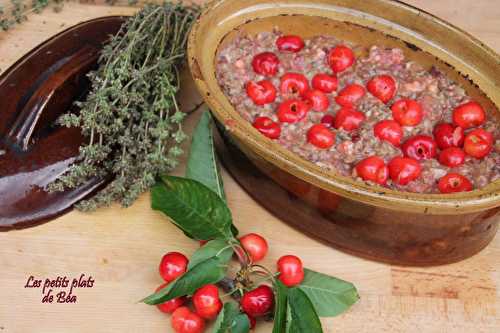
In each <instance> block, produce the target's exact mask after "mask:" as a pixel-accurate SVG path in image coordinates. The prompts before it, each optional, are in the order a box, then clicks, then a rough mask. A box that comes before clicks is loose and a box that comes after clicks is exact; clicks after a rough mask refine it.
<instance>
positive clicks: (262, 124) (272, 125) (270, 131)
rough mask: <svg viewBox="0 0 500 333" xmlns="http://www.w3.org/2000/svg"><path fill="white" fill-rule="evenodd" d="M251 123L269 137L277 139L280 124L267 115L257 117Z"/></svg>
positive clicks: (279, 133) (279, 132)
mask: <svg viewBox="0 0 500 333" xmlns="http://www.w3.org/2000/svg"><path fill="white" fill-rule="evenodd" d="M252 125H253V127H255V128H256V129H257V130H258V131H259V132H261V133H262V134H264V135H265V136H267V137H268V138H269V139H277V138H279V137H280V135H281V126H280V124H278V123H277V122H275V121H273V120H272V119H271V118H269V117H257V118H255V120H254V121H253V124H252Z"/></svg>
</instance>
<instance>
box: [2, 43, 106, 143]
mask: <svg viewBox="0 0 500 333" xmlns="http://www.w3.org/2000/svg"><path fill="white" fill-rule="evenodd" d="M98 56H99V52H98V50H97V49H96V48H95V47H93V46H84V47H82V48H81V49H80V50H79V51H77V52H75V53H74V54H73V55H71V56H69V57H66V58H64V59H62V60H61V61H60V63H58V64H55V65H54V66H52V67H51V68H49V69H48V70H47V71H46V72H45V73H44V74H42V77H41V78H40V79H39V80H37V81H36V82H35V83H34V85H33V88H32V89H33V90H34V91H33V93H32V94H31V96H29V99H28V101H27V102H26V104H25V105H24V107H23V109H22V110H21V112H20V113H19V115H18V116H17V118H16V120H15V121H14V123H13V125H12V127H11V130H10V132H9V133H8V135H7V140H8V141H9V143H10V144H11V145H13V146H14V147H16V148H18V149H20V150H22V151H26V150H28V147H29V145H30V142H31V138H32V136H33V134H34V132H35V129H37V128H39V126H40V125H41V123H42V122H43V121H44V120H46V119H47V118H50V116H47V115H45V116H44V114H45V113H50V112H51V110H50V108H49V107H47V105H48V104H49V102H50V101H51V99H52V97H53V96H54V94H55V93H56V91H57V90H58V89H60V88H62V87H63V86H64V85H65V83H67V82H68V81H69V80H74V79H75V78H76V76H77V75H82V73H86V72H87V71H89V70H90V68H91V66H93V65H94V64H95V63H96V61H97V57H98ZM44 75H45V76H48V77H47V78H46V79H44V80H43V76H44ZM71 97H75V96H71ZM55 116H57V115H52V117H55ZM44 118H45V119H44Z"/></svg>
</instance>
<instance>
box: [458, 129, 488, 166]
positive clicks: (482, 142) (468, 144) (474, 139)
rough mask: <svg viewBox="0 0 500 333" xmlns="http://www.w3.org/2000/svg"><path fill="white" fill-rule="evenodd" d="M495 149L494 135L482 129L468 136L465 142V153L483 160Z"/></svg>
mask: <svg viewBox="0 0 500 333" xmlns="http://www.w3.org/2000/svg"><path fill="white" fill-rule="evenodd" d="M492 148H493V135H492V134H491V133H490V132H488V131H485V130H484V129H482V128H478V129H475V130H473V131H472V132H470V133H469V134H467V136H466V137H465V140H464V151H465V153H466V154H467V155H470V156H472V157H475V158H477V159H481V158H483V157H485V156H486V155H488V154H489V153H490V151H491V149H492Z"/></svg>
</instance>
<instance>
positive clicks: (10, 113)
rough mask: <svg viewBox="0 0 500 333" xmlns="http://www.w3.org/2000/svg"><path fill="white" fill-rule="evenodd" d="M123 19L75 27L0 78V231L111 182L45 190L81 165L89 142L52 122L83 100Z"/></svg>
mask: <svg viewBox="0 0 500 333" xmlns="http://www.w3.org/2000/svg"><path fill="white" fill-rule="evenodd" d="M123 20H124V18H123V17H105V18H99V19H95V20H91V21H88V22H84V23H81V24H79V25H77V26H74V27H72V28H70V29H68V30H66V31H64V32H62V33H60V34H58V35H56V36H55V37H53V38H51V39H50V40H48V41H46V42H44V43H43V44H41V45H40V46H38V47H37V48H35V49H34V50H32V51H31V52H29V53H28V54H27V55H25V56H24V57H23V58H21V59H20V60H19V61H18V62H16V63H15V64H14V65H13V66H12V67H11V68H9V69H8V70H7V71H6V72H4V73H3V74H2V75H1V76H0V96H2V98H1V99H0V230H9V229H12V228H22V227H26V226H30V225H34V224H37V223H41V222H44V221H47V220H48V219H50V218H52V217H54V216H57V215H59V214H61V213H63V212H64V211H66V210H68V209H70V208H71V207H72V205H73V204H74V203H76V202H77V201H79V200H81V199H83V198H85V197H87V196H88V195H90V194H91V193H92V192H93V191H95V190H97V189H98V188H99V186H102V185H103V184H104V183H105V180H102V179H93V180H91V181H89V182H88V183H86V184H83V185H82V186H80V187H78V188H75V189H71V190H67V191H64V192H55V193H48V192H47V191H46V186H47V185H48V184H50V183H51V182H53V181H54V180H55V179H56V178H57V177H58V176H59V175H61V174H63V173H64V172H65V171H66V170H67V169H68V167H69V166H70V165H71V164H72V163H73V162H75V159H76V157H77V156H78V153H79V147H80V145H81V144H82V143H83V142H84V138H83V136H82V135H81V133H80V132H79V131H78V130H77V129H75V128H61V127H57V126H54V121H55V120H56V119H57V117H58V116H59V115H61V114H62V113H64V112H67V111H70V110H71V109H72V108H73V103H74V101H75V100H76V99H78V98H81V97H83V96H84V94H85V92H86V91H87V90H88V86H89V82H88V79H87V78H86V74H87V73H88V72H89V71H90V70H92V69H93V68H94V67H95V66H96V64H97V57H98V55H99V50H100V49H101V48H102V45H103V43H104V42H105V41H106V40H107V39H108V38H109V35H110V34H115V33H116V32H117V31H118V30H119V28H120V26H121V24H122V23H123Z"/></svg>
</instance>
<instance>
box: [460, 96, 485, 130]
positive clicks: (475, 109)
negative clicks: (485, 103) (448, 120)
mask: <svg viewBox="0 0 500 333" xmlns="http://www.w3.org/2000/svg"><path fill="white" fill-rule="evenodd" d="M485 119H486V114H485V113H484V110H483V108H482V106H481V105H480V104H479V103H477V102H467V103H464V104H461V105H459V106H457V107H456V108H455V110H453V123H454V124H455V125H457V126H460V127H462V128H463V129H468V128H471V127H477V126H479V125H482V124H483V123H484V121H485Z"/></svg>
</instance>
